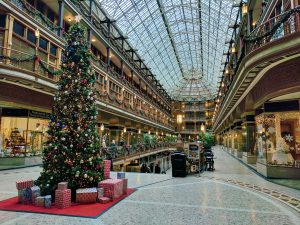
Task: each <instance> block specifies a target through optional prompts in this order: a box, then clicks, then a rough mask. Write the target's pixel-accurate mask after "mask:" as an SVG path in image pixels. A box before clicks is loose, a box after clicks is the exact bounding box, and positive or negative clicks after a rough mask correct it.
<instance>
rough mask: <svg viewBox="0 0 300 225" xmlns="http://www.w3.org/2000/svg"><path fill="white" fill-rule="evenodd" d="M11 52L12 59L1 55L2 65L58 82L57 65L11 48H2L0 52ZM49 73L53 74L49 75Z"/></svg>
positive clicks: (0, 61)
mask: <svg viewBox="0 0 300 225" xmlns="http://www.w3.org/2000/svg"><path fill="white" fill-rule="evenodd" d="M4 51H10V57H6V56H5V55H2V54H1V55H0V63H1V64H6V65H10V66H13V67H16V68H20V69H23V70H26V71H29V72H33V73H35V74H37V75H39V76H42V77H45V78H48V79H50V80H53V81H54V82H57V81H58V76H57V75H55V72H57V71H58V70H59V68H57V67H56V66H55V65H53V64H51V63H47V62H46V61H44V60H42V59H41V58H39V57H37V56H35V55H32V54H28V53H26V52H22V51H18V50H15V49H11V48H3V47H1V46H0V52H4ZM49 71H51V72H53V73H54V75H53V74H52V73H49Z"/></svg>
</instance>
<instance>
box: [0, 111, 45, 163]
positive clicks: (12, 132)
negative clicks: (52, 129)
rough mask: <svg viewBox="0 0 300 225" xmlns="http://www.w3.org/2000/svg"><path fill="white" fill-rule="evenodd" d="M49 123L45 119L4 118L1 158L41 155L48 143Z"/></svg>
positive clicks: (0, 142)
mask: <svg viewBox="0 0 300 225" xmlns="http://www.w3.org/2000/svg"><path fill="white" fill-rule="evenodd" d="M27 112H28V111H27ZM28 115H29V114H28ZM48 121H49V120H48V119H45V118H32V117H29V116H27V117H22V116H18V117H14V116H2V117H1V126H0V152H1V156H2V157H24V156H34V155H41V154H42V152H43V149H44V146H45V142H46V141H47V129H48Z"/></svg>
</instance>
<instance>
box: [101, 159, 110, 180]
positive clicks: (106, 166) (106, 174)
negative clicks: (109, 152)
mask: <svg viewBox="0 0 300 225" xmlns="http://www.w3.org/2000/svg"><path fill="white" fill-rule="evenodd" d="M103 164H104V171H103V176H104V179H109V177H110V165H111V162H110V160H103Z"/></svg>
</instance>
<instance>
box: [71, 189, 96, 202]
mask: <svg viewBox="0 0 300 225" xmlns="http://www.w3.org/2000/svg"><path fill="white" fill-rule="evenodd" d="M97 196H98V190H97V188H80V189H77V190H76V202H78V203H95V202H96V201H97Z"/></svg>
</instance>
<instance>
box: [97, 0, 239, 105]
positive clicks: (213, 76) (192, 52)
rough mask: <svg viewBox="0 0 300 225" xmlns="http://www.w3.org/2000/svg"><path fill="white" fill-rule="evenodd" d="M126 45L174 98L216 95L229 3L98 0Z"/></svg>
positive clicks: (232, 14) (231, 14)
mask: <svg viewBox="0 0 300 225" xmlns="http://www.w3.org/2000/svg"><path fill="white" fill-rule="evenodd" d="M99 2H100V5H101V7H102V8H103V9H104V10H105V11H106V12H107V13H108V14H109V15H110V16H111V17H112V18H113V19H116V20H117V25H118V27H119V28H120V30H122V32H123V33H124V34H125V35H126V36H128V37H129V39H128V41H129V42H130V43H131V45H132V46H133V47H134V48H136V49H137V50H138V54H139V55H140V56H141V57H142V58H143V59H144V60H145V64H146V65H147V66H149V67H150V68H151V71H152V72H153V74H154V75H155V76H156V78H157V80H158V81H159V82H160V83H161V84H162V86H163V88H164V89H166V91H167V92H168V94H169V95H170V96H171V97H172V98H174V99H177V100H201V101H202V100H206V99H211V98H213V97H214V96H215V95H216V92H217V88H218V82H219V79H220V78H219V77H220V68H221V62H222V58H223V52H227V50H228V45H226V44H225V40H227V39H230V38H231V35H232V31H233V30H231V29H228V25H229V24H232V23H233V22H235V19H236V16H237V10H238V8H233V7H232V5H233V0H99Z"/></svg>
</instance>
